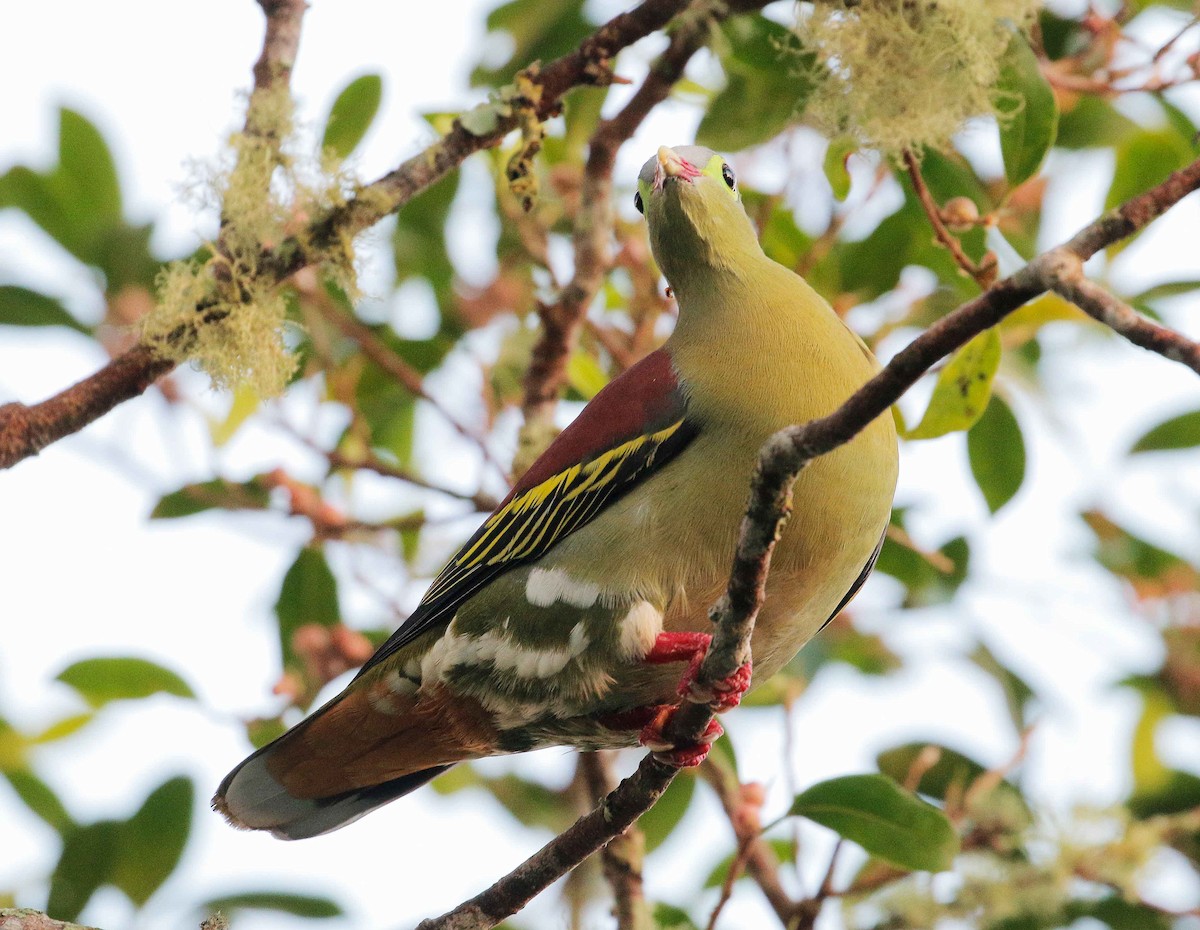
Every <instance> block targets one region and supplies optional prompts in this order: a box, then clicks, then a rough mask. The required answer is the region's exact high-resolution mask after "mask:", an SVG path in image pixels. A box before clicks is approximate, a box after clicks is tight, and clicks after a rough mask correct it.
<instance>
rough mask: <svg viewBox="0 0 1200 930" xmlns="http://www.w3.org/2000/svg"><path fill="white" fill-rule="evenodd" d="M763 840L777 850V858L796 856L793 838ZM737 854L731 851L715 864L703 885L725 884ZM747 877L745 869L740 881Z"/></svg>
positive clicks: (789, 859)
mask: <svg viewBox="0 0 1200 930" xmlns="http://www.w3.org/2000/svg"><path fill="white" fill-rule="evenodd" d="M763 842H765V843H766V844H767V845H768V846H770V847H771V849H772V850H773V851H774V852H775V858H777V859H778V860H779V861H780V862H791V861H792V860H793V859H794V858H795V848H794V847H793V845H792V841H791V840H780V839H776V840H771V839H764V840H763ZM735 855H736V852H733V853H730V854H729V855H728V856H726V857H725V858H724V859H722V860H721V861H720V862H718V863H717V864H716V865H715V866H713V869H712V871H711V872H709V873H708V878H706V879H705V880H704V884H703V885H702V886H701V887H703V888H720V887H722V886H723V885H724V884H725V879H726V878H728V877H729V868H730V866H732V865H733V858H734V856H735ZM746 877H747V876H746V871H745V870H744V869H743V870H742V873H741V874H740V875H739V876H738V880H739V881H740V880H741V879H743V878H746Z"/></svg>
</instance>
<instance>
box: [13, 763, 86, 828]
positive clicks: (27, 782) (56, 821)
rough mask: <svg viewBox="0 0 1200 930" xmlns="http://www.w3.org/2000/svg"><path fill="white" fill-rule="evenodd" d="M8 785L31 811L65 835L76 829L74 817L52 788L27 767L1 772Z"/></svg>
mask: <svg viewBox="0 0 1200 930" xmlns="http://www.w3.org/2000/svg"><path fill="white" fill-rule="evenodd" d="M3 775H4V777H5V778H6V779H8V783H9V785H10V786H11V787H12V789H13V791H15V792H16V793H17V797H19V798H20V799H21V800H22V801H23V802H24V804H25V806H26V807H28V808H29V809H30V810H31V811H33V812H34V813H35V814H37V815H38V816H39V817H40V818H41V819H42V820H44V821H45V822H46V823H47V824H49V825H50V826H51V827H53V828H54V830H56V831H57V832H58V833H59V834H60V835H62V836H66V835H67V834H68V833H70V832H71V831H72V830H74V829H76V824H75V821H74V819H73V818H72V817H71V815H70V814H68V813H67V809H66V808H65V807H64V806H63V803H62V801H60V800H59V799H58V795H56V794H55V793H54V789H53V788H51V787H50V786H49V785H47V784H46V783H45V782H44V781H42V780H41V779H40V778H38V776H37V775H35V774H34V773H33V772H31V771H30V770H29V769H13V770H11V771H6V772H4V773H3Z"/></svg>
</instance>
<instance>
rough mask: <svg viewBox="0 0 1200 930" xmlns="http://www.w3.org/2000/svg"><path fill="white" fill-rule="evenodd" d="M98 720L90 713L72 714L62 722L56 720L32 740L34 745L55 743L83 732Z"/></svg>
mask: <svg viewBox="0 0 1200 930" xmlns="http://www.w3.org/2000/svg"><path fill="white" fill-rule="evenodd" d="M95 719H96V714H95V713H94V712H92V711H89V712H88V713H86V714H72V715H71V716H69V717H63V718H62V719H61V720H56V721H55V722H54V723H52V724H50V726H48V727H46V729H44V730H42V732H41V733H39V734H37V735H36V736H34V737H33V738H32V739H30V741H29V742H30V743H31V744H33V745H39V744H44V743H54V742H57V741H58V740H60V739H66V738H67V737H68V736H72V735H74V734H76V733H78V732H79V731H80V730H82V729H83V728H84V727H85V726H87V725H88V724H89V723H91V722H92V721H93V720H95Z"/></svg>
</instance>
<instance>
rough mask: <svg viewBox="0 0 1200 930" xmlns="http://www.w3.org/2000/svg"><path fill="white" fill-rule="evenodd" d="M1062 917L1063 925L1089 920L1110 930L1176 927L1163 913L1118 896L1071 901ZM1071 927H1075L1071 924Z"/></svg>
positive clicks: (1166, 928) (1146, 929)
mask: <svg viewBox="0 0 1200 930" xmlns="http://www.w3.org/2000/svg"><path fill="white" fill-rule="evenodd" d="M1063 916H1064V918H1065V921H1064V923H1066V922H1073V921H1078V920H1080V918H1086V917H1090V918H1092V919H1093V920H1098V921H1100V922H1102V923H1103V924H1105V925H1106V926H1108V927H1110V928H1111V930H1171V927H1172V926H1174V923H1173V921H1172V920H1171V918H1170V916H1169V915H1167V914H1165V913H1163V912H1162V911H1161V910H1157V909H1155V908H1153V907H1150V906H1149V905H1146V904H1142V903H1140V902H1137V901H1126V900H1125V899H1124V898H1122V897H1120V896H1119V895H1115V894H1114V895H1110V896H1108V897H1106V898H1100V899H1099V900H1095V901H1089V900H1086V899H1080V900H1076V901H1068V902H1067V905H1066V908H1065V913H1064V915H1063ZM1072 926H1076V924H1074V923H1072ZM1080 926H1082V925H1080Z"/></svg>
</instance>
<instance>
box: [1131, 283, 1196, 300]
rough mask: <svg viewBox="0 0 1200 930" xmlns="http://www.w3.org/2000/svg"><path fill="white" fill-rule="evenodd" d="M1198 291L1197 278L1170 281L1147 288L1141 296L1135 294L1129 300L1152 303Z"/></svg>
mask: <svg viewBox="0 0 1200 930" xmlns="http://www.w3.org/2000/svg"><path fill="white" fill-rule="evenodd" d="M1196 290H1200V280H1197V279H1195V278H1191V279H1189V280H1187V281H1168V282H1167V283H1165V284H1156V285H1155V286H1154V287H1151V288H1147V289H1146V290H1144V291H1142V292H1141V293H1140V294H1134V295H1133V296H1132V297H1130V298H1129V302H1130V303H1150V302H1153V301H1156V300H1162V299H1164V298H1166V297H1179V296H1180V295H1182V294H1191V293H1192V292H1193V291H1196Z"/></svg>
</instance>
